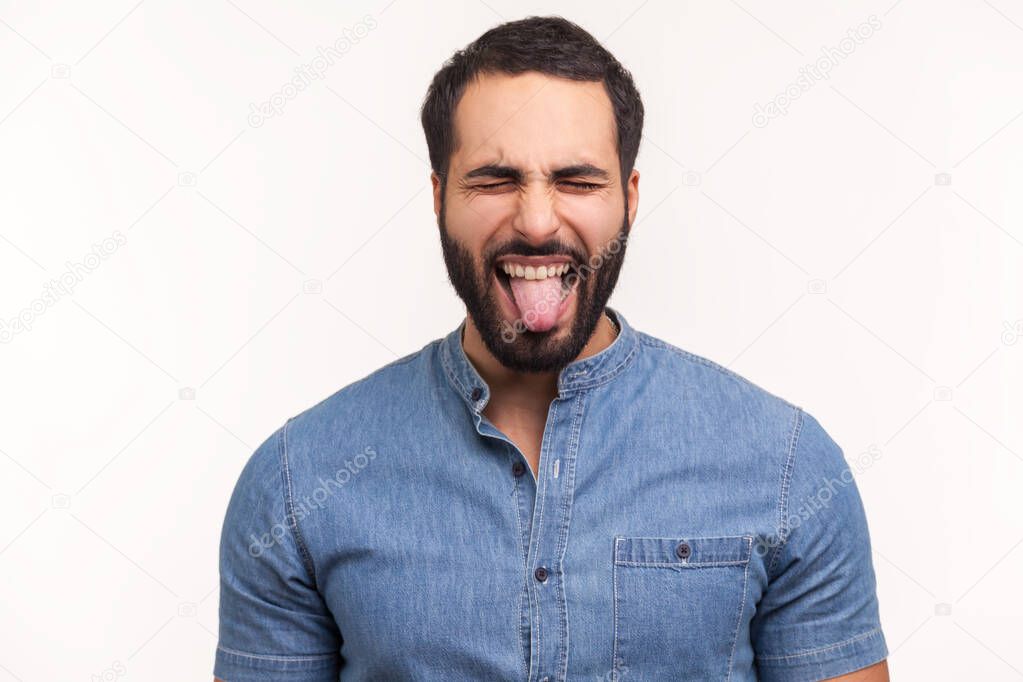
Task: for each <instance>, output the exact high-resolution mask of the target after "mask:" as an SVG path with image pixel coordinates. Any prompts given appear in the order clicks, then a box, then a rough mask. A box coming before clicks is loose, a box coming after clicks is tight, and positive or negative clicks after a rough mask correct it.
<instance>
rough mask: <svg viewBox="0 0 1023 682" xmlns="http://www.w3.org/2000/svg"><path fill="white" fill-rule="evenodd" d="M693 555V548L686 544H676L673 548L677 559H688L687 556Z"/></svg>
mask: <svg viewBox="0 0 1023 682" xmlns="http://www.w3.org/2000/svg"><path fill="white" fill-rule="evenodd" d="M692 553H693V548H692V547H690V546H689V543H688V542H680V543H678V547H676V548H675V555H676V556H678V558H679V559H688V558H689V555H690V554H692Z"/></svg>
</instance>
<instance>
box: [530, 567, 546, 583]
mask: <svg viewBox="0 0 1023 682" xmlns="http://www.w3.org/2000/svg"><path fill="white" fill-rule="evenodd" d="M533 577H534V578H536V579H537V580H539V581H540V582H542V583H545V582H547V569H546V568H544V567H543V566H541V567H539V568H538V569H536V570H535V571H533Z"/></svg>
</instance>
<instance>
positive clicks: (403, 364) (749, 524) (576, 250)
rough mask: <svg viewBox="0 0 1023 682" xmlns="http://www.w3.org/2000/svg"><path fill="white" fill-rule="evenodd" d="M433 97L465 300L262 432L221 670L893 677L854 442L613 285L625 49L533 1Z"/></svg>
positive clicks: (231, 528) (450, 262)
mask: <svg viewBox="0 0 1023 682" xmlns="http://www.w3.org/2000/svg"><path fill="white" fill-rule="evenodd" d="M422 121H423V127H424V130H425V133H426V138H427V143H428V146H429V150H430V159H431V163H432V166H433V170H434V172H433V174H432V179H433V188H434V209H435V212H436V214H437V218H438V224H439V228H440V239H441V244H442V249H443V254H444V259H445V262H446V265H447V269H448V273H449V276H450V279H451V282H452V284H453V285H454V288H455V290H456V292H457V293H458V295H459V296H460V298H461V299H462V300H463V301H464V302H465V305H466V308H467V313H468V314H467V317H466V318H465V319H464V320H463V321H462V322H461V323H460V324H459V326H458V327H457V328H456V329H454V330H453V331H451V332H450V333H449V334H448V335H447V336H446V337H444V338H442V339H437V340H435V341H433V342H432V343H429V344H427V345H426V346H424V347H423V348H422V349H421V350H419V351H418V352H416V353H413V354H411V355H408V356H406V357H404V358H401V359H400V360H396V361H395V362H392V363H391V364H389V365H387V366H385V367H383V368H381V369H379V370H377V371H375V372H373V373H372V374H370V375H369V376H367V377H365V378H363V379H362V380H360V381H357V382H355V383H353V384H351V385H349V386H346V387H344V388H342V389H341V390H339V391H338V392H337V393H335V394H334V395H332V396H330V397H328V398H326V399H325V400H323V401H322V402H320V403H318V404H317V405H315V406H313V407H311V408H309V409H307V410H305V411H304V412H302V413H301V414H299V415H297V416H294V417H292V418H290V419H288V420H287V421H286V423H285V424H283V425H282V426H281V427H280V428H279V429H278V430H277V431H276V432H275V433H273V435H271V436H270V437H269V438H268V439H267V440H266V441H265V442H264V443H263V444H262V445H261V446H260V447H259V448H258V449H257V451H256V452H255V453H254V455H253V456H252V458H251V460H250V461H249V463H248V465H247V466H246V467H245V470H244V471H243V473H242V475H241V478H240V480H239V481H238V484H237V487H236V489H235V492H234V495H233V497H232V499H231V502H230V506H229V509H228V512H227V517H226V520H225V523H224V529H223V537H222V547H221V559H220V560H221V564H220V566H221V593H220V617H221V623H220V643H219V646H218V649H217V659H216V668H215V674H216V675H217V677H218V678H221V679H223V680H227V681H229V682H248V681H254V680H289V681H294V682H313V681H316V682H320V681H324V682H325V681H327V680H338V679H339V678H341V679H345V680H527V681H528V682H553V681H554V680H568V679H571V680H623V681H628V680H683V679H685V680H725V679H730V680H755V679H760V680H786V681H788V680H819V679H826V678H827V679H832V678H833V679H841V680H859V681H861V682H867V681H883V680H887V679H888V673H887V668H886V663H885V660H884V659H885V658H886V656H887V654H888V650H887V647H886V643H885V638H884V635H883V633H882V631H881V627H880V622H879V618H878V604H877V598H876V592H875V576H874V571H873V566H872V563H871V552H870V540H869V534H868V529H867V525H866V519H865V515H864V511H863V507H862V504H861V501H860V497H859V494H858V492H857V488H856V485H855V482H854V481H853V479H852V476H851V473H850V472H849V470H848V468H847V467H846V464H845V461H844V458H843V455H842V451H841V449H840V448H839V447H838V445H837V444H836V443H835V442H834V441H833V440H832V439H831V438H830V437H829V436H828V435H827V433H826V432H825V431H824V429H823V428H822V427H821V425H820V424H819V423H818V422H817V421H816V420H815V419H814V418H813V417H812V416H811V415H809V414H807V413H806V412H804V411H803V410H801V409H800V408H799V407H796V406H793V405H791V404H789V403H788V402H785V401H784V400H782V399H780V398H778V397H776V396H774V395H772V394H770V393H768V392H766V391H764V390H762V389H760V388H758V387H757V386H755V385H753V384H752V383H750V382H749V381H746V380H745V379H743V378H741V377H739V376H737V375H736V374H734V373H732V372H730V371H728V370H727V369H724V368H722V367H720V366H718V365H716V364H714V363H712V362H710V361H709V360H706V359H703V358H700V357H697V356H695V355H692V354H690V353H687V352H685V351H683V350H681V349H679V348H676V347H674V346H672V345H670V344H668V343H666V342H664V341H661V340H658V339H656V338H654V337H652V336H649V335H647V334H644V333H642V332H640V331H638V330H636V329H635V328H633V327H632V326H631V325H630V324H629V322H628V321H627V320H626V318H625V316H624V315H623V314H622V313H621V312H620V311H618V310H617V309H614V308H611V307H609V306H607V305H606V303H607V300H608V297H609V295H610V294H611V291H612V289H613V288H614V285H615V282H616V281H617V277H618V273H619V269H620V267H621V265H622V261H623V258H624V255H625V243H626V239H627V237H628V234H629V231H630V229H631V226H632V225H633V222H634V219H635V216H636V208H637V205H638V201H639V173H638V172H637V171H636V170H635V169H634V168H633V164H634V161H635V159H636V154H637V151H638V147H639V141H640V137H641V131H642V123H643V106H642V103H641V101H640V97H639V94H638V92H637V91H636V88H635V86H634V84H633V81H632V78H631V76H630V75H629V73H628V72H627V71H626V70H625V69H623V68H622V66H621V65H620V64H619V63H618V62H617V61H616V60H615V59H614V57H612V56H611V55H610V54H609V53H608V52H607V51H606V50H604V49H603V48H602V47H601V46H600V45H599V44H598V43H597V42H596V41H595V40H594V39H593V38H592V37H591V36H590V35H589V34H588V33H586V32H585V31H583V30H582V29H581V28H579V27H578V26H576V25H574V24H572V23H570V22H568V21H565V20H563V19H560V18H537V17H531V18H528V19H525V20H522V21H515V22H510V23H506V24H503V25H501V26H498V27H497V28H494V29H492V30H490V31H488V32H486V33H485V34H483V35H482V36H481V37H480V38H479V39H478V40H476V41H475V42H474V43H472V44H471V45H469V46H468V47H467V48H466V49H465V50H463V51H460V52H457V53H456V54H455V55H454V57H453V58H452V59H451V60H450V61H449V62H447V63H446V64H445V65H444V67H443V68H442V69H441V70H440V71H439V72H438V73H437V74H436V76H435V78H434V80H433V83H432V85H431V86H430V88H429V91H428V93H427V97H426V100H425V103H424V105H423V110H422ZM651 295H655V296H658V297H661V298H663V299H664V300H666V301H667V300H670V298H671V293H670V292H652V293H651Z"/></svg>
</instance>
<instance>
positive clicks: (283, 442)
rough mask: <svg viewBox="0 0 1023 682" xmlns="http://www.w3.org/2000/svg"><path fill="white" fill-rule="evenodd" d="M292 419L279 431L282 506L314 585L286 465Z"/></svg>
mask: <svg viewBox="0 0 1023 682" xmlns="http://www.w3.org/2000/svg"><path fill="white" fill-rule="evenodd" d="M292 419H294V417H291V418H290V419H288V420H287V421H285V422H284V428H282V429H281V435H280V456H281V468H282V470H283V472H284V486H285V487H284V505H285V511H286V513H287V516H288V525H289V526H291V532H292V533H294V535H295V546H296V547H298V552H299V554H300V555H301V557H302V563H303V564H304V565H305V568H306V570H307V571H309V577H310V578H312V581H313V584H314V585H315V584H316V567H315V566H313V558H312V555H310V553H309V550H308V548H307V547H306V544H305V540H303V539H302V531H300V530H299V528H298V516H296V515H295V501H294V491H293V489H292V485H291V466H290V465H289V463H288V425H289V424H290V423H291V421H292Z"/></svg>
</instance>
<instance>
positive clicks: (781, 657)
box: [757, 627, 881, 662]
mask: <svg viewBox="0 0 1023 682" xmlns="http://www.w3.org/2000/svg"><path fill="white" fill-rule="evenodd" d="M880 634H881V628H880V627H876V628H873V629H872V630H868V631H866V632H864V633H861V634H858V635H855V636H853V637H850V638H849V639H844V640H842V641H841V642H836V643H834V644H829V645H827V646H822V647H818V648H816V649H806V650H803V651H798V652H796V653H794V654H766V655H759V656H757V660H758V661H761V662H769V661H789V660H795V659H800V658H805V657H807V656H815V655H817V654H822V653H826V652H828V651H832V650H834V649H840V648H842V647H846V646H849V645H850V644H854V643H856V642H858V641H860V640H863V639H869V638H870V637H876V636H878V635H880Z"/></svg>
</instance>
